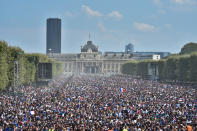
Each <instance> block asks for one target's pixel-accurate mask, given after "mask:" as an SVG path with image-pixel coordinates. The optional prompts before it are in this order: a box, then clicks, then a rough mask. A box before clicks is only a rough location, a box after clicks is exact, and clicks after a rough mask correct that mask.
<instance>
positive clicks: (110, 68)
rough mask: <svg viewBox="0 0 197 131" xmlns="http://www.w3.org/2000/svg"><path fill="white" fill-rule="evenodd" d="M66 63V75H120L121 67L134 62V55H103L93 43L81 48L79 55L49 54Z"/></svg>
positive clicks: (122, 53) (112, 53)
mask: <svg viewBox="0 0 197 131" xmlns="http://www.w3.org/2000/svg"><path fill="white" fill-rule="evenodd" d="M48 56H49V57H50V58H54V59H55V60H56V61H61V62H63V63H64V73H65V74H108V73H110V74H119V73H121V66H122V64H124V63H125V62H127V61H129V60H132V59H133V58H132V54H126V53H124V52H107V53H104V54H102V53H101V52H100V51H99V49H98V46H96V45H95V44H93V42H92V41H87V43H86V44H85V45H84V46H82V47H81V53H79V54H55V53H53V54H48Z"/></svg>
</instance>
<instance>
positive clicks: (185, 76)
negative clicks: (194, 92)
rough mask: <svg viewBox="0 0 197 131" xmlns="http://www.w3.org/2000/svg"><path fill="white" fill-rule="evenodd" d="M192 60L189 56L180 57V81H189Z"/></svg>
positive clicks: (178, 73)
mask: <svg viewBox="0 0 197 131" xmlns="http://www.w3.org/2000/svg"><path fill="white" fill-rule="evenodd" d="M189 69H190V59H189V57H188V56H183V57H179V59H178V64H177V77H178V80H180V81H188V80H189Z"/></svg>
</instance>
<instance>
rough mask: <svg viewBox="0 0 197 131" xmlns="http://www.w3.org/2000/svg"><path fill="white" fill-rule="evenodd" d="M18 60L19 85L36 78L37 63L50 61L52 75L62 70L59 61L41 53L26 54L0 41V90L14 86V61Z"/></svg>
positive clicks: (28, 82)
mask: <svg viewBox="0 0 197 131" xmlns="http://www.w3.org/2000/svg"><path fill="white" fill-rule="evenodd" d="M15 61H18V64H19V67H18V70H19V80H18V83H19V85H23V84H30V83H32V82H34V81H35V80H36V77H37V66H38V64H39V63H46V62H52V63H53V69H54V71H53V76H54V75H58V74H60V73H61V72H62V69H63V66H62V64H61V63H57V62H55V61H52V60H50V59H49V58H48V57H47V56H46V55H43V54H26V53H24V51H23V50H22V49H21V48H19V47H12V46H8V44H7V43H6V42H5V41H0V90H3V89H5V88H6V87H10V86H14V62H15Z"/></svg>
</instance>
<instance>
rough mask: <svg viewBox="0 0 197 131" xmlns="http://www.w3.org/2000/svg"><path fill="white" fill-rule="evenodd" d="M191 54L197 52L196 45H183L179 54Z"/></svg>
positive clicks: (191, 43)
mask: <svg viewBox="0 0 197 131" xmlns="http://www.w3.org/2000/svg"><path fill="white" fill-rule="evenodd" d="M193 52H197V43H193V42H190V43H187V44H185V45H184V46H183V47H182V48H181V52H180V54H181V55H183V54H190V53H193Z"/></svg>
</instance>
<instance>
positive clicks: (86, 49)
mask: <svg viewBox="0 0 197 131" xmlns="http://www.w3.org/2000/svg"><path fill="white" fill-rule="evenodd" d="M81 52H89V53H90V52H98V47H96V46H95V45H94V44H93V43H92V41H88V42H87V44H85V45H84V46H83V47H82V48H81Z"/></svg>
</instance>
